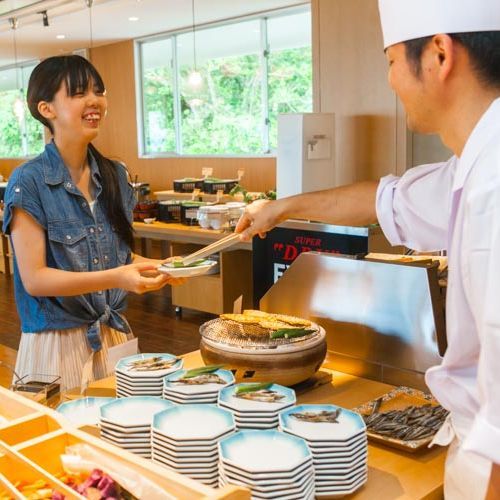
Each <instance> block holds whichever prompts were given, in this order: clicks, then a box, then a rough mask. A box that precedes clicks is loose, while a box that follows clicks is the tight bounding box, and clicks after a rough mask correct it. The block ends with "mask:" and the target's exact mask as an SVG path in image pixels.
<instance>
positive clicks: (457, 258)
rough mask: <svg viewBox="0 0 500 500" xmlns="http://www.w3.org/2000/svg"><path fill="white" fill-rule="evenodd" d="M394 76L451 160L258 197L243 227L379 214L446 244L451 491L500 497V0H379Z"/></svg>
mask: <svg viewBox="0 0 500 500" xmlns="http://www.w3.org/2000/svg"><path fill="white" fill-rule="evenodd" d="M379 11H380V17H381V22H382V31H383V36H384V49H385V53H386V56H387V60H388V62H389V75H388V78H389V84H390V85H391V87H392V88H393V89H394V91H395V92H396V94H397V95H398V96H399V98H400V99H401V101H402V103H403V105H404V107H405V110H406V114H407V123H408V127H409V128H410V129H411V130H414V131H416V132H420V133H436V134H439V135H440V137H441V140H442V141H443V143H444V144H445V145H446V146H447V147H448V148H449V149H450V150H451V151H453V153H454V156H453V157H452V158H450V159H449V160H448V161H447V162H444V163H438V164H432V165H423V166H420V167H415V168H412V169H410V170H408V171H407V172H406V173H405V174H404V175H403V176H402V177H400V178H398V177H394V176H392V175H389V176H387V177H384V178H382V179H381V180H380V181H379V182H363V183H357V184H352V185H349V186H342V187H339V188H333V189H330V190H325V191H318V192H315V193H306V194H302V195H298V196H294V197H290V198H283V199H280V200H278V201H276V202H264V201H263V202H258V203H254V204H252V205H250V206H249V207H248V208H247V210H246V212H245V214H244V215H243V217H242V218H241V220H240V221H239V223H238V226H237V228H236V230H237V231H238V232H241V233H242V236H241V237H242V239H246V240H248V239H249V238H251V237H252V236H253V235H256V234H259V235H260V236H264V234H265V233H266V231H268V230H270V229H271V228H272V227H274V226H275V225H276V224H278V223H280V222H282V221H284V220H286V219H289V218H304V219H312V220H322V221H325V222H329V223H332V224H344V225H366V224H370V223H372V222H375V221H378V222H379V223H380V226H381V227H382V229H383V231H384V233H385V235H386V237H387V238H388V239H389V241H390V242H391V243H392V244H393V245H405V246H407V247H409V248H412V249H415V250H419V251H431V250H442V249H446V250H447V252H448V258H449V260H448V265H449V281H448V291H447V335H448V349H447V351H446V354H445V356H444V358H443V361H442V363H441V365H439V366H435V367H433V368H431V369H430V370H428V372H427V374H426V382H427V385H428V386H429V388H430V389H431V391H432V393H433V394H434V396H436V398H437V399H438V400H439V402H440V403H441V404H442V405H443V406H444V407H445V408H447V409H448V410H449V411H450V417H449V419H448V421H447V422H446V424H445V425H444V426H443V428H442V429H441V430H440V431H439V432H438V434H437V436H436V438H435V439H434V442H435V444H440V445H450V447H449V451H448V456H447V460H446V469H445V484H444V490H445V498H446V499H463V500H475V499H484V498H485V497H486V498H488V499H492V498H500V302H499V301H500V1H499V0H379Z"/></svg>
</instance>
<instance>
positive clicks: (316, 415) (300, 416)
mask: <svg viewBox="0 0 500 500" xmlns="http://www.w3.org/2000/svg"><path fill="white" fill-rule="evenodd" d="M341 411H342V410H341V409H340V408H337V409H336V410H334V411H326V410H323V411H320V412H313V411H306V412H303V413H290V415H291V416H292V417H294V418H296V419H297V420H301V421H302V422H315V423H317V422H328V423H330V424H338V422H339V421H338V418H339V415H340V412H341Z"/></svg>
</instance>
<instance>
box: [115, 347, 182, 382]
mask: <svg viewBox="0 0 500 500" xmlns="http://www.w3.org/2000/svg"><path fill="white" fill-rule="evenodd" d="M150 358H160V360H162V361H174V360H177V361H175V363H173V364H172V365H171V366H169V367H168V368H165V369H162V370H136V369H134V366H133V364H132V363H134V362H137V361H142V360H147V359H150ZM182 364H183V360H182V359H180V358H178V357H177V356H175V355H173V354H168V353H161V352H160V353H143V354H134V355H133V356H127V357H126V358H122V359H120V361H118V363H116V366H115V370H116V371H117V372H118V373H121V374H123V375H125V377H128V378H130V379H136V380H137V381H139V380H141V381H148V379H159V378H163V377H164V376H165V375H168V374H169V373H172V372H175V371H176V370H180V369H181V368H182Z"/></svg>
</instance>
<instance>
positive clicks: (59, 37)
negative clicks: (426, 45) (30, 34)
mask: <svg viewBox="0 0 500 500" xmlns="http://www.w3.org/2000/svg"><path fill="white" fill-rule="evenodd" d="M56 38H57V39H58V40H64V39H65V38H66V35H56Z"/></svg>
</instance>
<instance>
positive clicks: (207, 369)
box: [181, 365, 224, 378]
mask: <svg viewBox="0 0 500 500" xmlns="http://www.w3.org/2000/svg"><path fill="white" fill-rule="evenodd" d="M223 366H224V365H208V366H201V367H199V368H192V369H191V370H188V371H187V372H186V373H185V374H184V375H183V376H182V377H181V378H193V377H197V376H198V375H204V374H205V373H213V372H215V371H217V370H220V369H221V368H223Z"/></svg>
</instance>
